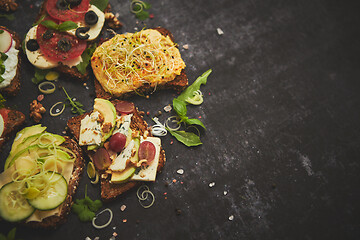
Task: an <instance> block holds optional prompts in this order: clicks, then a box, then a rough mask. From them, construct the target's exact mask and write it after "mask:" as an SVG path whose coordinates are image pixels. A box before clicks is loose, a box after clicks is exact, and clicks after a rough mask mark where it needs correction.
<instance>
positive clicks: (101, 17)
mask: <svg viewBox="0 0 360 240" xmlns="http://www.w3.org/2000/svg"><path fill="white" fill-rule="evenodd" d="M91 10H92V11H94V12H95V13H96V15H97V16H98V21H97V23H96V24H95V25H92V26H88V25H86V23H85V21H81V22H78V23H77V24H78V27H90V30H89V31H87V32H86V33H87V34H89V38H88V39H87V41H92V40H94V39H95V38H97V37H98V36H99V34H100V32H101V29H102V28H103V26H104V23H105V14H104V13H103V12H102V11H101V10H100V9H98V8H97V7H96V6H94V5H90V8H89V10H88V11H91ZM67 32H68V33H70V34H71V35H74V36H75V32H76V29H72V30H69V31H67Z"/></svg>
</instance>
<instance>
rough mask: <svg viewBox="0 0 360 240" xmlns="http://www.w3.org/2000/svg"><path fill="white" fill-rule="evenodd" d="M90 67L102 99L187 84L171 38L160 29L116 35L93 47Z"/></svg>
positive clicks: (180, 60) (97, 91) (182, 63)
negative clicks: (94, 48)
mask: <svg viewBox="0 0 360 240" xmlns="http://www.w3.org/2000/svg"><path fill="white" fill-rule="evenodd" d="M91 67H92V69H93V72H94V75H95V77H96V80H95V91H96V96H97V97H101V98H105V99H111V98H124V97H127V96H129V95H132V94H140V95H144V94H148V93H151V92H153V91H155V90H157V89H165V88H167V89H174V90H176V91H182V90H183V89H184V88H185V87H186V86H187V84H188V80H187V77H186V74H185V72H184V69H185V63H184V61H183V60H182V58H181V55H180V52H179V49H178V48H177V45H176V43H174V38H173V36H172V34H171V33H170V32H169V31H168V30H167V29H165V28H160V27H159V28H155V29H146V30H141V31H139V32H136V33H126V34H118V35H115V37H113V38H111V39H110V40H109V41H106V42H104V43H103V44H101V45H100V46H99V47H97V48H96V50H95V52H94V54H93V56H92V58H91Z"/></svg>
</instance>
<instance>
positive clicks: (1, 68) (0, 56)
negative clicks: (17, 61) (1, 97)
mask: <svg viewBox="0 0 360 240" xmlns="http://www.w3.org/2000/svg"><path fill="white" fill-rule="evenodd" d="M7 58H8V56H7V55H6V54H5V53H2V52H0V83H1V82H3V81H4V80H5V79H4V78H3V77H2V76H1V75H3V74H4V73H5V64H4V62H5V60H6V59H7Z"/></svg>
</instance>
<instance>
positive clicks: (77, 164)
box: [25, 136, 85, 228]
mask: <svg viewBox="0 0 360 240" xmlns="http://www.w3.org/2000/svg"><path fill="white" fill-rule="evenodd" d="M61 146H63V147H66V148H68V149H70V150H71V151H73V153H75V155H76V159H75V161H74V168H73V171H72V174H71V177H70V180H69V183H68V195H67V197H66V199H65V202H64V203H63V207H62V209H61V213H60V215H59V216H51V217H47V218H45V219H43V220H42V221H41V222H28V223H25V225H27V226H29V227H33V228H56V227H58V226H59V225H61V224H63V223H65V222H66V219H67V215H68V214H69V213H70V211H71V206H72V205H73V202H74V201H73V198H74V195H75V192H76V189H77V188H78V186H79V182H80V177H81V173H82V172H83V170H84V167H85V160H84V158H83V154H82V149H81V148H80V146H79V145H78V144H77V143H76V142H75V141H74V140H73V139H71V138H69V137H66V136H65V142H64V143H63V144H62V145H61Z"/></svg>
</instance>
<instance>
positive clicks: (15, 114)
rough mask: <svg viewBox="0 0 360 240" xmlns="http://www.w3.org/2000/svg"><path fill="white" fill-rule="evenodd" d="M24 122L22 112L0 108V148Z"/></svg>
mask: <svg viewBox="0 0 360 240" xmlns="http://www.w3.org/2000/svg"><path fill="white" fill-rule="evenodd" d="M24 121H25V115H24V114H23V113H22V112H19V111H16V110H13V109H10V108H5V107H4V108H0V147H1V146H2V145H3V144H4V143H5V141H6V140H7V139H8V137H9V136H10V134H11V133H13V132H15V131H16V130H17V129H18V128H19V127H20V126H21V125H22V124H23V123H24Z"/></svg>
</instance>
